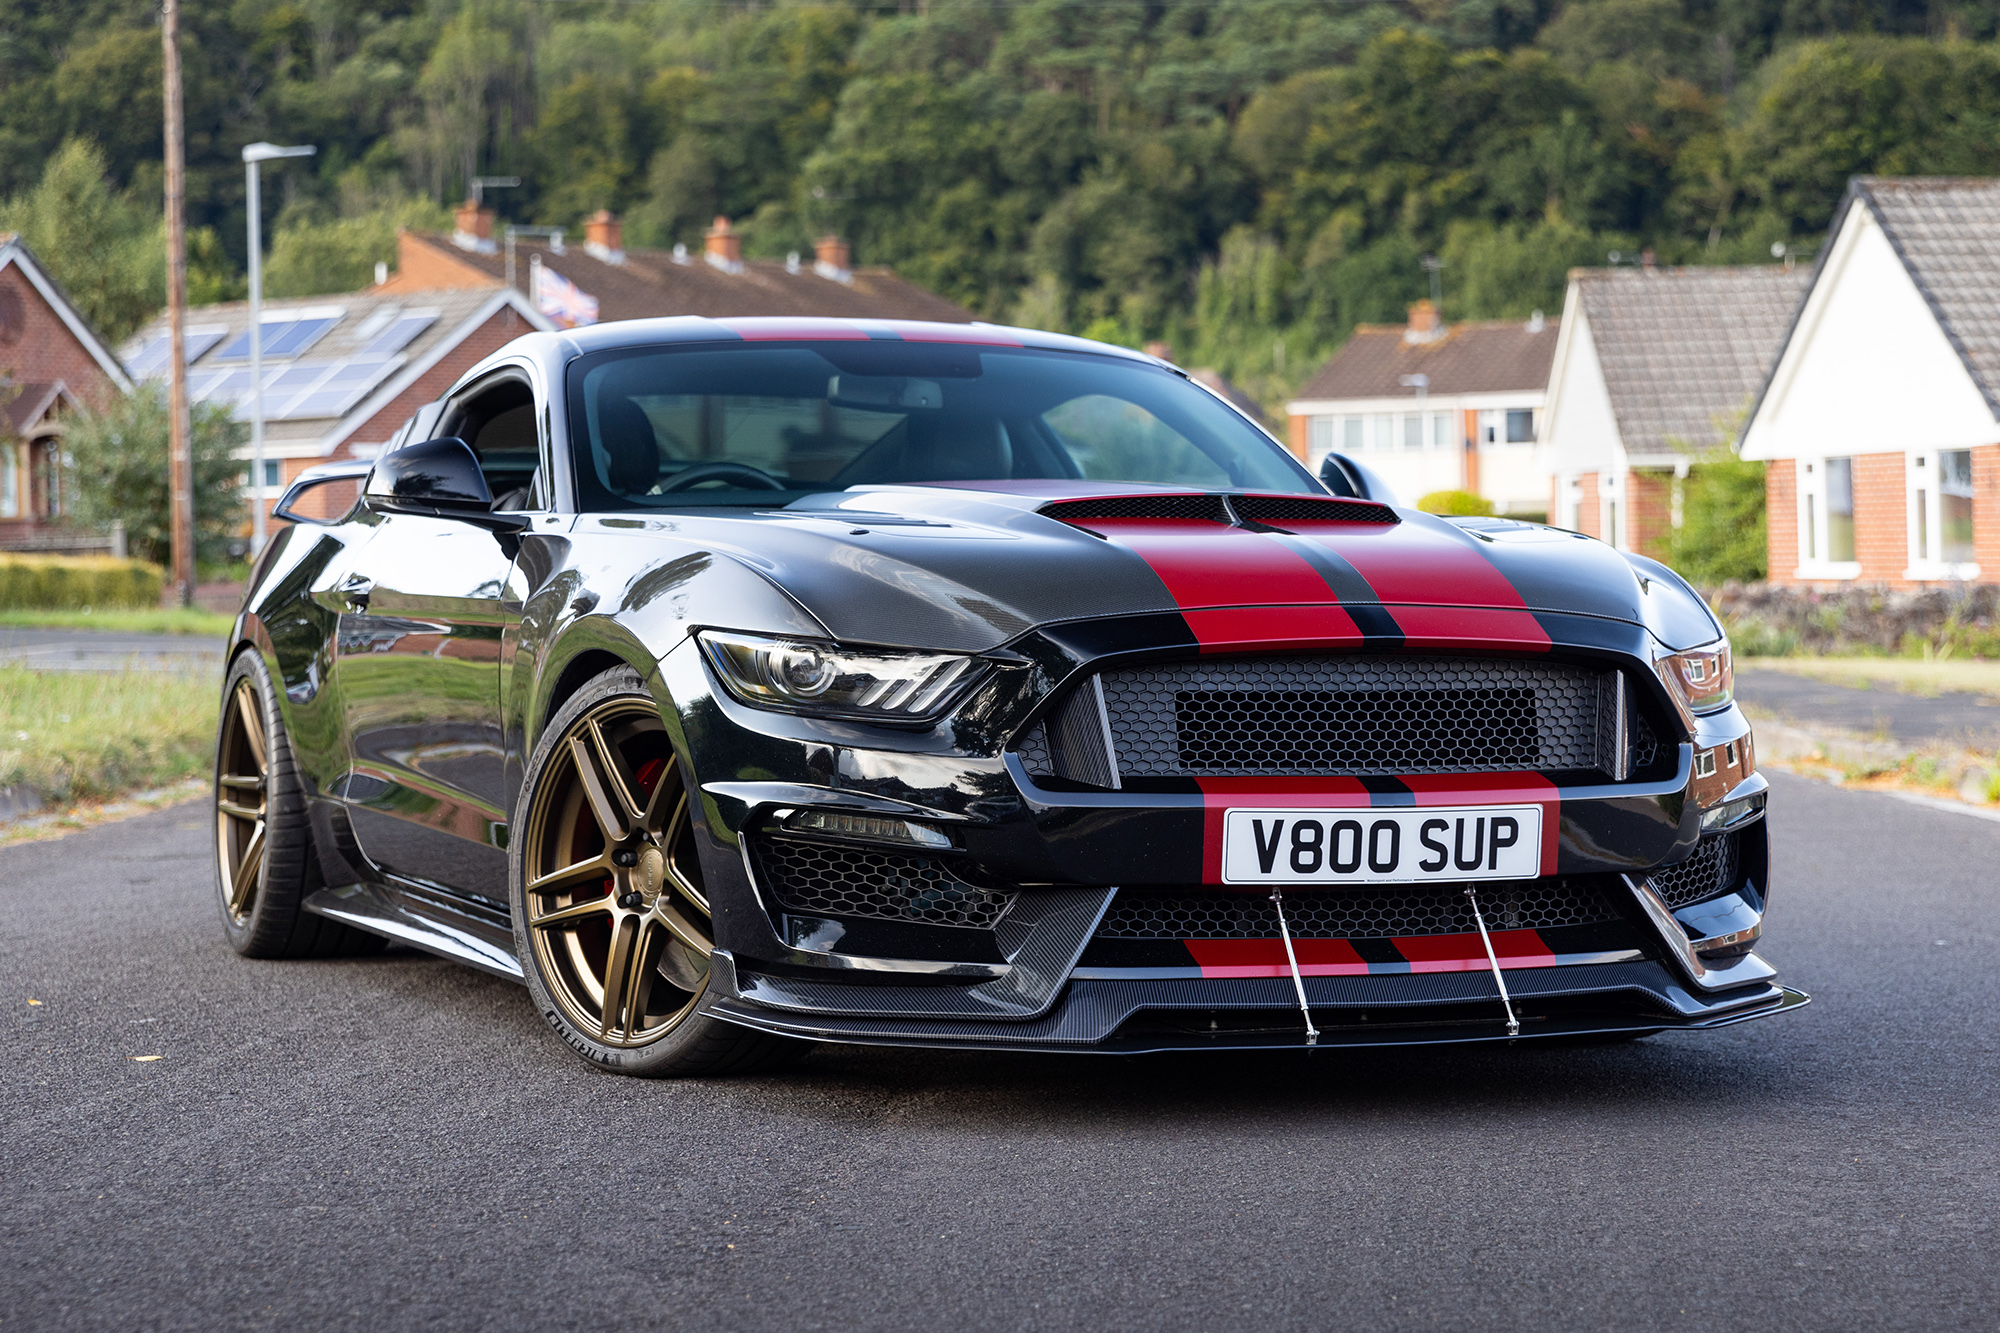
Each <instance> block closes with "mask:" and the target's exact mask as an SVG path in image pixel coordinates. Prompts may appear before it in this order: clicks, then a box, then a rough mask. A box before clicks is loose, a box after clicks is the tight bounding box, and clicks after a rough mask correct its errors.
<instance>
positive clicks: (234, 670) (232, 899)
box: [212, 649, 386, 958]
mask: <svg viewBox="0 0 2000 1333" xmlns="http://www.w3.org/2000/svg"><path fill="white" fill-rule="evenodd" d="M212 804H213V807H214V813H215V887H216V900H217V905H218V906H219V907H220V908H221V911H222V932H223V935H224V936H225V937H226V938H227V939H228V941H229V947H230V948H232V949H234V950H236V952H238V953H240V954H242V955H243V956H244V957H245V958H333V957H338V956H340V955H344V954H362V953H373V952H375V951H377V950H379V949H380V948H382V946H383V944H384V943H386V941H384V940H383V939H382V937H381V936H379V935H371V934H369V933H368V932H367V931H363V930H356V929H354V928H353V927H351V926H347V925H344V924H342V923H341V922H338V921H334V920H331V919H329V918H327V917H323V916H319V915H317V914H315V913H312V912H308V911H306V910H304V908H303V907H302V906H301V904H302V903H304V901H305V899H306V896H307V895H308V894H310V893H312V892H313V890H315V889H317V888H319V887H320V878H319V857H318V856H316V855H315V854H314V852H313V842H312V825H311V823H310V822H309V820H308V818H307V814H306V797H305V790H304V787H303V784H301V783H300V781H299V775H298V768H297V766H296V765H295V764H294V763H293V760H292V746H291V742H290V740H289V739H288V738H287V737H286V735H285V724H284V718H283V715H282V714H280V713H279V711H278V698H277V691H276V690H275V689H273V688H272V685H271V676H270V673H269V672H268V671H266V670H265V668H264V661H263V658H262V657H260V656H259V655H258V653H257V652H256V650H255V649H246V650H245V651H243V652H241V653H238V654H237V656H236V660H235V661H234V662H232V663H230V666H229V674H228V675H227V676H226V677H224V679H223V686H222V717H221V719H220V720H219V722H218V723H217V726H216V735H215V789H214V798H213V802H212Z"/></svg>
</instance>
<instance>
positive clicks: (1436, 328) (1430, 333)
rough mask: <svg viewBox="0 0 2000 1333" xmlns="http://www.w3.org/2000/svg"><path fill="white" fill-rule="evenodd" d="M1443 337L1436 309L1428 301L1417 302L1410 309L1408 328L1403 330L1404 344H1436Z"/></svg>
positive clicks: (1441, 324)
mask: <svg viewBox="0 0 2000 1333" xmlns="http://www.w3.org/2000/svg"><path fill="white" fill-rule="evenodd" d="M1442 337H1444V323H1443V321H1442V320H1440V319H1439V318H1438V312H1437V307H1436V306H1434V305H1432V304H1431V303H1430V302H1429V301H1418V302H1417V303H1416V304H1415V305H1413V306H1411V307H1410V327H1409V328H1407V329H1405V330H1403V341H1404V342H1406V343H1429V342H1436V341H1437V340H1438V339H1439V338H1442Z"/></svg>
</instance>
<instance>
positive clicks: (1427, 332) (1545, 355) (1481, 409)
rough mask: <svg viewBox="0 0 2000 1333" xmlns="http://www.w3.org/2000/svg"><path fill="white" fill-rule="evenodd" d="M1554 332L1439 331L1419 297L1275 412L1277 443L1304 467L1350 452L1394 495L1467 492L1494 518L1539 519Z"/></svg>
mask: <svg viewBox="0 0 2000 1333" xmlns="http://www.w3.org/2000/svg"><path fill="white" fill-rule="evenodd" d="M1557 327H1558V326H1557V324H1556V323H1555V322H1554V321H1549V320H1544V319H1543V318H1542V317H1541V314H1540V312H1539V311H1538V312H1536V315H1535V318H1533V319H1530V320H1528V321H1526V322H1525V323H1524V322H1519V321H1508V320H1500V321H1493V322H1488V323H1478V324H1451V325H1447V324H1444V323H1442V322H1441V321H1440V320H1439V319H1438V316H1437V311H1436V310H1435V309H1433V308H1432V306H1431V303H1430V302H1429V301H1419V302H1417V303H1416V304H1415V305H1413V306H1411V307H1410V319H1409V323H1408V324H1407V325H1400V324H1364V325H1362V326H1361V327H1360V328H1357V329H1356V330H1355V331H1354V336H1353V337H1352V338H1349V339H1348V340H1347V342H1346V343H1345V344H1344V345H1343V346H1342V347H1341V349H1340V350H1339V351H1338V352H1335V353H1334V354H1333V356H1332V358H1331V359H1329V360H1328V361H1327V363H1326V364H1325V365H1323V366H1321V367H1320V368H1319V370H1318V371H1316V372H1314V374H1313V376H1312V378H1311V379H1309V380H1307V381H1306V383H1305V387H1304V388H1302V389H1300V390H1299V396H1298V397H1297V398H1295V399H1293V400H1292V401H1291V402H1289V403H1287V404H1285V412H1286V416H1287V434H1286V441H1287V443H1288V444H1289V445H1290V446H1291V449H1292V452H1293V453H1295V454H1297V455H1298V456H1299V458H1300V459H1302V460H1303V461H1304V462H1305V463H1306V465H1307V466H1309V467H1311V468H1314V469H1315V470H1317V469H1318V467H1319V465H1320V463H1321V461H1322V460H1323V459H1325V457H1326V456H1327V455H1328V454H1329V453H1334V452H1339V453H1343V454H1353V455H1356V456H1357V457H1359V458H1360V459H1361V461H1362V462H1364V463H1366V464H1367V465H1368V466H1369V467H1370V468H1372V469H1373V470H1374V471H1375V472H1377V473H1378V474H1380V475H1381V476H1382V478H1383V479H1384V480H1385V481H1387V482H1388V483H1389V484H1390V485H1391V486H1393V487H1395V488H1396V490H1397V492H1398V493H1399V494H1400V495H1401V496H1402V498H1403V499H1405V500H1408V501H1415V500H1416V499H1418V498H1419V497H1420V496H1422V495H1425V494H1427V493H1428V492H1431V491H1442V490H1464V491H1472V492H1474V493H1476V494H1478V495H1482V496H1484V497H1486V498H1487V499H1488V500H1491V501H1492V502H1493V504H1494V507H1495V508H1496V509H1498V510H1499V511H1500V512H1501V513H1503V514H1516V515H1524V516H1533V517H1540V516H1541V515H1542V514H1543V512H1544V509H1543V507H1544V506H1545V505H1547V504H1548V497H1549V469H1548V462H1547V458H1546V450H1545V449H1544V447H1543V446H1542V445H1541V443H1540V442H1539V435H1540V426H1541V421H1540V418H1541V415H1542V409H1543V406H1544V404H1545V403H1546V401H1547V396H1548V383H1549V365H1550V362H1551V360H1552V359H1553V357H1554V355H1555V349H1556V342H1557Z"/></svg>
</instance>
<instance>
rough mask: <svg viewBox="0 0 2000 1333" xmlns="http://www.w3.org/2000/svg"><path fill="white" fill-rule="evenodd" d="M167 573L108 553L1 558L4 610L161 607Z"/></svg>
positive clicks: (1, 608)
mask: <svg viewBox="0 0 2000 1333" xmlns="http://www.w3.org/2000/svg"><path fill="white" fill-rule="evenodd" d="M165 582H166V571H164V570H162V569H161V568H160V567H159V566H158V565H149V564H147V563H146V562H145V561H143V560H118V559H114V558H113V557H111V556H108V555H81V556H62V555H0V611H80V610H82V609H83V608H84V607H86V606H88V607H92V608H105V609H109V608H112V607H129V606H145V607H151V606H158V605H159V604H160V589H161V587H162V586H163V585H164V584H165Z"/></svg>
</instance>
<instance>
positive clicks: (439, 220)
mask: <svg viewBox="0 0 2000 1333" xmlns="http://www.w3.org/2000/svg"><path fill="white" fill-rule="evenodd" d="M450 225H451V215H450V214H449V213H447V212H445V210H444V209H443V208H440V207H439V206H438V205H437V204H434V203H432V202H430V201H429V200H427V199H410V200H404V201H402V202H400V203H394V204H388V205H384V206H379V207H376V208H371V209H370V210H369V211H367V212H365V213H362V214H360V215H358V216H355V217H343V218H328V219H325V220H317V219H314V218H311V217H305V216H300V217H295V218H293V219H290V220H287V221H284V222H281V224H280V226H279V228H278V234H277V235H276V236H275V237H274V238H273V239H272V243H271V257H270V258H269V259H267V260H265V261H264V291H265V292H266V293H267V294H268V295H271V296H317V295H320V294H321V293H323V292H351V291H358V290H359V289H361V288H363V287H366V286H368V285H369V284H370V283H372V282H374V281H375V265H376V264H377V263H386V264H388V265H389V266H390V267H391V268H393V267H394V266H395V262H396V232H397V230H398V229H399V228H403V227H408V228H410V229H411V230H413V231H441V230H444V229H446V228H448V227H450Z"/></svg>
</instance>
